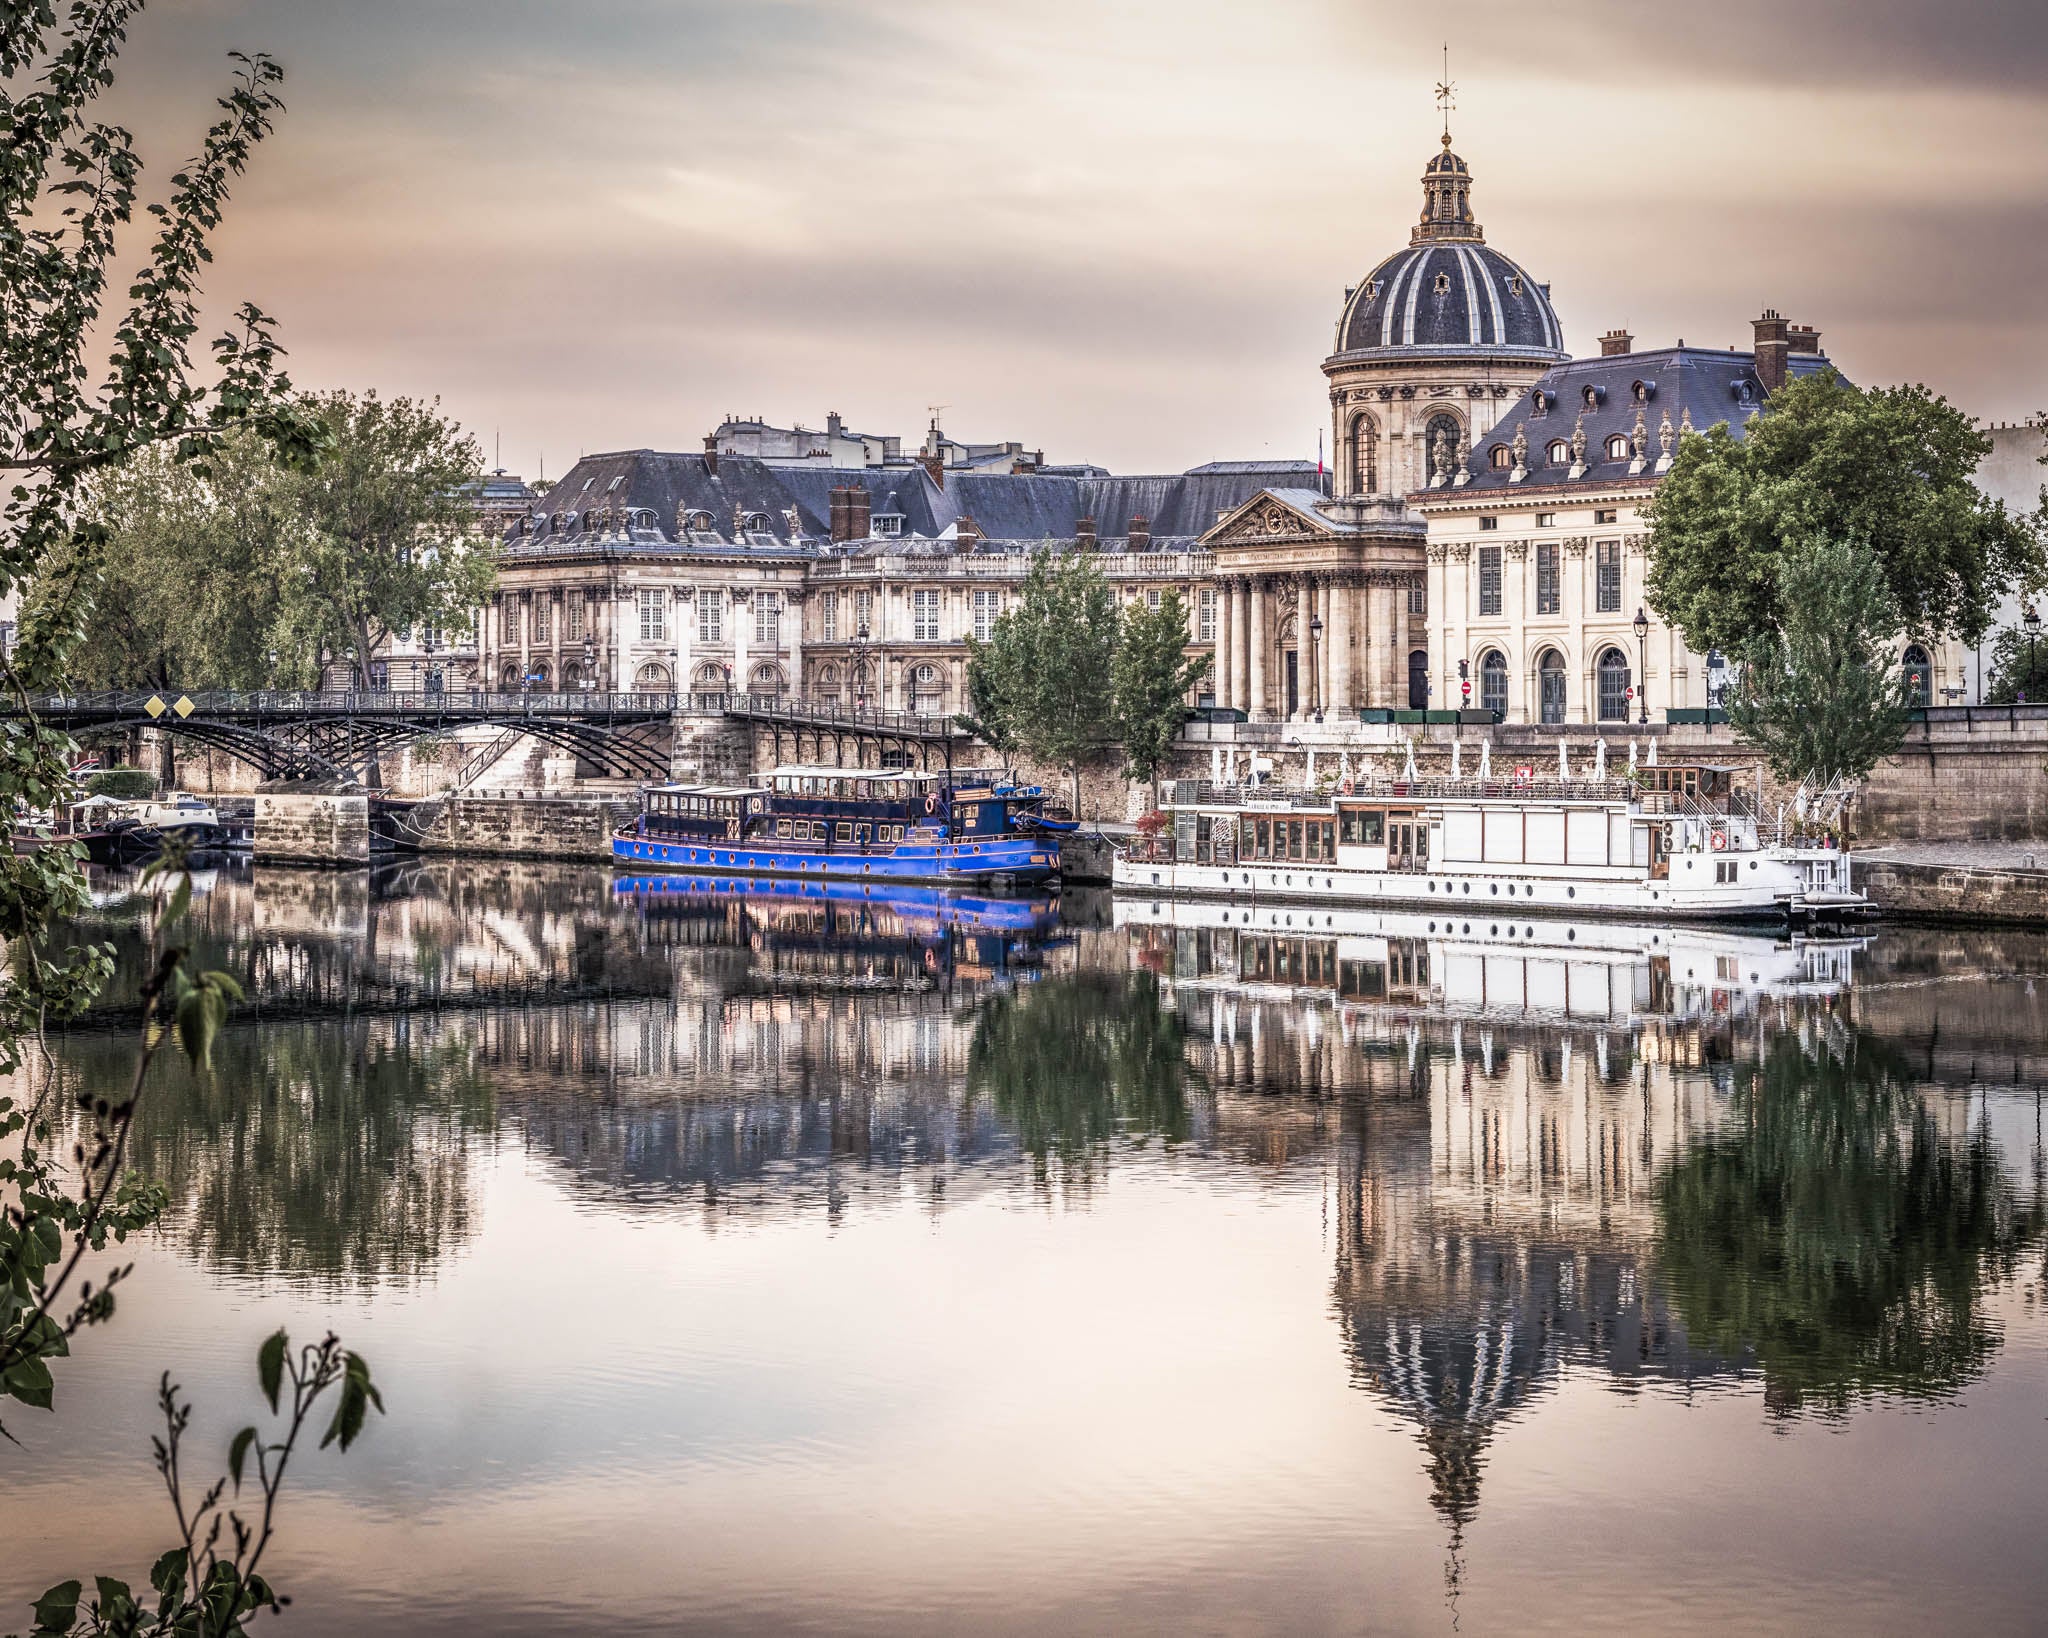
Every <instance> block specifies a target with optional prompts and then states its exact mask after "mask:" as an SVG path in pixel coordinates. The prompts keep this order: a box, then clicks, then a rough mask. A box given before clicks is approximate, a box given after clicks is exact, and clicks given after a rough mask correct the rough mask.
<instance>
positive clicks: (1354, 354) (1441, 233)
mask: <svg viewBox="0 0 2048 1638" xmlns="http://www.w3.org/2000/svg"><path fill="white" fill-rule="evenodd" d="M1567 356H1568V355H1567V353H1566V351H1565V346H1564V332H1563V330H1562V328H1561V327H1560V326H1559V324H1558V322H1557V314H1556V313H1555V312H1554V311H1553V310H1552V309H1551V305H1550V287H1549V286H1548V285H1546V284H1542V283H1539V282H1538V281H1537V280H1536V279H1534V278H1532V277H1531V276H1530V275H1529V274H1528V273H1527V272H1526V271H1525V270H1524V269H1523V268H1522V267H1521V266H1520V264H1518V263H1516V262H1514V261H1512V260H1510V259H1509V258H1508V257H1506V256H1503V255H1502V254H1501V253H1500V252H1499V251H1498V250H1495V249H1494V248H1493V247H1492V246H1491V245H1489V244H1487V242H1486V231H1485V229H1484V228H1482V227H1481V226H1480V225H1479V223H1478V221H1477V220H1476V219H1475V218H1474V216H1473V214H1472V172H1471V168H1470V167H1469V166H1468V165H1466V163H1465V161H1464V160H1463V159H1461V158H1459V157H1458V155H1456V154H1455V153H1453V152H1451V138H1450V133H1449V132H1448V131H1446V132H1445V133H1444V139H1443V151H1442V152H1441V153H1439V154H1437V155H1435V156H1434V157H1433V158H1432V159H1431V160H1430V162H1429V164H1428V165H1427V166H1426V167H1424V169H1423V172H1422V216H1421V219H1420V220H1419V221H1418V222H1417V223H1416V224H1415V227H1414V230H1413V231H1412V232H1411V233H1410V234H1409V237H1408V245H1407V247H1406V248H1405V249H1403V250H1397V251H1396V252H1394V254H1393V255H1391V256H1389V257H1387V258H1386V259H1385V260H1384V261H1382V262H1380V263H1379V265H1378V266H1376V267H1375V268H1374V269H1373V270H1372V271H1371V272H1370V273H1368V274H1367V275H1366V276H1365V279H1364V281H1363V282H1362V283H1360V284H1357V285H1354V286H1353V287H1352V288H1351V289H1349V290H1347V291H1346V292H1345V293H1344V311H1343V314H1342V315H1341V316H1340V317H1339V318H1338V320H1337V339H1336V348H1335V351H1333V352H1332V353H1331V354H1330V356H1329V357H1328V358H1326V359H1325V360H1324V361H1323V373H1324V374H1325V375H1327V376H1328V377H1329V378H1330V422H1331V428H1330V430H1331V446H1330V447H1331V448H1332V449H1333V450H1335V451H1336V454H1337V460H1336V486H1335V487H1336V493H1337V494H1338V495H1339V496H1351V495H1361V496H1395V495H1404V494H1407V493H1409V492H1410V491H1413V490H1417V489H1423V488H1427V487H1430V486H1431V485H1433V484H1434V485H1438V486H1441V485H1444V484H1449V483H1454V482H1455V481H1456V477H1455V474H1456V473H1457V471H1458V469H1459V468H1460V467H1461V466H1462V465H1463V464H1464V458H1465V455H1466V453H1467V452H1468V451H1469V450H1470V449H1471V448H1472V446H1473V445H1474V444H1475V443H1476V442H1478V441H1479V440H1480V439H1481V438H1483V437H1484V436H1485V435H1486V434H1487V433H1488V432H1490V431H1491V430H1492V429H1493V425H1494V423H1495V422H1496V421H1497V420H1498V419H1499V418H1500V416H1501V415H1502V414H1503V413H1505V411H1506V409H1507V407H1508V406H1509V405H1510V404H1512V403H1513V402H1514V401H1515V400H1516V399H1518V398H1519V397H1520V396H1521V395H1522V394H1523V393H1524V392H1526V391H1527V390H1528V389H1529V387H1531V386H1532V385H1534V383H1535V382H1536V380H1537V379H1538V378H1539V377H1540V376H1541V375H1542V374H1543V373H1544V371H1546V370H1547V369H1549V368H1550V367H1551V366H1552V365H1554V364H1557V363H1559V362H1561V361H1562V360H1563V359H1565V358H1566V357H1567Z"/></svg>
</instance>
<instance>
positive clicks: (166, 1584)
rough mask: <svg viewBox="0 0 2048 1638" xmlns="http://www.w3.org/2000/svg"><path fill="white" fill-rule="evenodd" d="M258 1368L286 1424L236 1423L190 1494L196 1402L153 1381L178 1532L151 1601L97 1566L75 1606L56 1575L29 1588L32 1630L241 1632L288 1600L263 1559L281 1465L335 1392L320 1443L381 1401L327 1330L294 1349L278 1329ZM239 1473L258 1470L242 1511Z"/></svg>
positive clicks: (156, 1442)
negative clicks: (206, 1476) (219, 1470)
mask: <svg viewBox="0 0 2048 1638" xmlns="http://www.w3.org/2000/svg"><path fill="white" fill-rule="evenodd" d="M257 1376H258V1379H259V1381H260V1383H261V1385H262V1389H263V1396H264V1398H265V1400H267V1401H268V1403H269V1406H270V1412H271V1415H272V1416H274V1417H281V1418H282V1419H283V1427H282V1429H281V1430H278V1431H274V1432H272V1433H271V1434H270V1436H269V1437H265V1435H264V1432H263V1430H261V1429H260V1428H258V1427H255V1426H253V1425H252V1426H249V1427H245V1428H243V1429H241V1430H240V1431H239V1432H238V1433H236V1434H235V1436H234V1438H233V1439H232V1440H231V1441H230V1442H229V1445H228V1472H227V1474H226V1475H225V1476H223V1477H221V1478H218V1479H216V1480H214V1482H213V1483H212V1484H211V1485H209V1486H208V1487H207V1489H206V1490H205V1491H204V1492H203V1493H201V1494H200V1495H199V1496H198V1497H197V1499H196V1501H188V1499H187V1498H188V1495H189V1494H190V1493H189V1492H188V1490H187V1487H186V1480H185V1473H184V1449H185V1435H186V1431H187V1429H188V1428H189V1427H190V1425H191V1420H192V1407H191V1405H190V1404H189V1403H188V1402H187V1401H185V1400H182V1399H180V1398H179V1389H178V1386H177V1384H176V1383H174V1382H172V1381H171V1379H170V1377H169V1376H168V1375H166V1376H165V1377H163V1379H162V1380H161V1382H160V1384H159V1385H158V1388H157V1405H158V1408H159V1409H160V1410H161V1412H162V1413H163V1418H164V1431H163V1433H162V1434H161V1435H159V1436H157V1437H156V1438H154V1439H152V1440H151V1443H152V1445H153V1446H154V1447H155V1453H156V1468H157V1472H158V1473H159V1474H160V1475H161V1476H162V1478H163V1481H164V1488H165V1490H166V1491H167V1492H168V1493H169V1496H170V1501H171V1508H172V1512H173V1513H174V1514H175V1516H176V1519H177V1523H178V1532H179V1543H178V1545H177V1546H175V1547H172V1548H170V1549H169V1550H168V1551H166V1552H165V1553H163V1554H162V1555H161V1556H160V1557H159V1558H158V1559H157V1561H156V1563H155V1564H154V1565H152V1566H151V1568H150V1572H149V1585H150V1590H151V1591H152V1592H154V1593H155V1594H156V1595H157V1597H156V1601H155V1607H154V1609H151V1608H150V1607H149V1605H147V1604H146V1603H144V1602H143V1601H142V1600H140V1599H138V1598H136V1597H135V1595H134V1594H133V1593H132V1592H130V1590H129V1588H128V1584H127V1583H126V1582H125V1581H117V1580H115V1579H114V1578H113V1577H111V1576H95V1577H94V1578H93V1586H94V1592H95V1595H96V1596H95V1597H94V1598H93V1600H92V1602H91V1603H90V1604H89V1605H88V1606H87V1607H86V1608H85V1609H84V1610H83V1611H81V1610H80V1608H79V1599H80V1597H81V1596H82V1594H83V1592H84V1587H83V1584H82V1583H80V1582H78V1581H62V1582H59V1583H58V1584H57V1585H56V1586H54V1587H52V1588H51V1589H50V1590H49V1591H48V1592H46V1593H44V1594H43V1596H42V1597H41V1598H39V1599H37V1600H36V1602H35V1606H34V1614H35V1621H36V1624H35V1627H34V1628H33V1629H32V1633H31V1638H85V1635H87V1634H90V1635H93V1638H104V1635H112V1634H120V1635H122V1638H228V1635H229V1634H234V1633H241V1632H246V1631H247V1630H248V1625H249V1622H250V1621H251V1620H252V1619H253V1618H254V1617H255V1616H256V1615H257V1614H259V1613H260V1612H262V1611H264V1610H269V1611H270V1612H272V1613H273V1614H275V1613H277V1612H278V1611H280V1610H281V1609H282V1608H283V1604H284V1600H283V1599H281V1598H280V1597H279V1596H278V1593H277V1591H276V1590H275V1589H274V1588H273V1587H272V1586H271V1585H270V1583H269V1581H268V1580H266V1579H265V1578H264V1576H263V1574H262V1572H261V1569H260V1566H261V1564H262V1562H263V1555H264V1553H265V1551H266V1550H267V1549H268V1548H269V1546H270V1541H271V1536H272V1534H273V1532H274V1530H275V1527H276V1515H277V1499H278V1495H279V1493H280V1491H281V1490H282V1489H283V1486H284V1475H285V1469H286V1466H287V1465H288V1464H289V1462H290V1461H291V1458H292V1456H293V1454H294V1453H295V1452H296V1451H297V1450H298V1448H299V1443H300V1439H301V1437H302V1436H303V1435H304V1433H305V1432H306V1430H307V1428H308V1426H309V1425H310V1424H311V1421H312V1417H313V1412H314V1410H315V1409H316V1408H317V1407H318V1406H319V1404H320V1403H321V1401H322V1400H324V1399H327V1398H328V1396H329V1395H330V1394H332V1396H333V1407H334V1408H333V1414H332V1416H331V1418H330V1419H329V1422H328V1426H327V1432H326V1434H325V1435H324V1436H323V1437H322V1438H321V1440H320V1447H321V1448H322V1449H325V1448H326V1447H327V1446H328V1445H329V1444H339V1445H340V1447H341V1448H342V1449H343V1450H347V1449H348V1447H349V1446H350V1445H352V1444H354V1443H355V1441H356V1440H357V1438H359V1437H360V1436H361V1434H362V1430H363V1424H364V1422H365V1420H366V1419H367V1417H368V1413H369V1411H370V1408H371V1407H372V1406H374V1407H375V1408H376V1409H377V1410H378V1411H379V1412H380V1413H381V1412H382V1411H383V1409H384V1401H383V1398H382V1396H381V1395H380V1394H379V1393H378V1391H377V1387H376V1385H375V1383H373V1382H372V1381H371V1380H370V1367H369V1365H368V1363H367V1362H366V1361H365V1360H364V1359H363V1357H362V1356H361V1355H360V1354H355V1353H351V1352H349V1351H348V1350H347V1349H345V1348H343V1347H342V1346H341V1344H340V1342H339V1341H338V1340H337V1339H336V1338H335V1337H334V1336H333V1334H332V1333H330V1334H329V1335H328V1336H326V1337H325V1338H323V1339H322V1340H321V1341H319V1342H318V1343H308V1344H307V1345H305V1346H304V1347H302V1348H300V1349H298V1350H297V1351H294V1350H293V1349H292V1346H291V1339H290V1338H289V1337H287V1336H286V1335H285V1333H284V1332H283V1331H277V1332H274V1333H273V1334H272V1335H271V1336H270V1337H269V1338H268V1339H266V1340H265V1342H264V1344H263V1346H262V1348H261V1349H260V1350H259V1351H258V1354H257ZM287 1388H288V1389H289V1392H288V1393H287V1392H286V1389H287ZM252 1455H253V1456H254V1458H255V1471H254V1473H253V1474H251V1473H250V1472H249V1459H250V1457H251V1456H252ZM245 1477H253V1479H254V1481H255V1484H254V1491H253V1497H252V1505H251V1506H250V1509H249V1511H248V1512H246V1513H245V1512H244V1511H243V1510H242V1508H241V1506H240V1505H239V1504H240V1502H241V1500H242V1497H243V1481H244V1479H245ZM231 1486H232V1491H230V1487H231ZM230 1494H232V1497H233V1500H232V1501H230V1499H229V1497H230Z"/></svg>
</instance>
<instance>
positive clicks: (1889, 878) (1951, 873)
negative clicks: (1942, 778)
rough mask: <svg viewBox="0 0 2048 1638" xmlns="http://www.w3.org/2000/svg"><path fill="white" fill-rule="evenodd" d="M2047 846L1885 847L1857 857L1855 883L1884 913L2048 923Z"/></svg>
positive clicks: (1932, 918)
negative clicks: (2028, 847)
mask: <svg viewBox="0 0 2048 1638" xmlns="http://www.w3.org/2000/svg"><path fill="white" fill-rule="evenodd" d="M2044 863H2048V845H2043V847H2042V848H2041V849H2040V850H2039V851H2038V852H2036V851H2033V850H2027V849H2020V848H2012V847H2005V848H1999V847H1986V846H1970V845H1967V844H1963V845H1957V846H1952V847H1946V848H1942V847H1927V848H1885V849H1879V850H1876V851H1873V852H1869V853H1861V854H1858V855H1857V857H1856V884H1857V886H1858V887H1860V888H1861V889H1862V890H1863V891H1864V892H1865V893H1867V894H1868V895H1869V896H1870V902H1871V903H1872V904H1874V905H1876V906H1877V907H1878V908H1879V909H1881V910H1883V911H1884V912H1885V914H1886V915H1890V916H1904V917H1915V918H1921V919H1925V920H1929V921H1956V922H1982V923H1986V924H1990V923H2002V924H2014V925H2021V926H2026V925H2031V926H2034V927H2048V869H2044V868H2042V865H2043V864H2044Z"/></svg>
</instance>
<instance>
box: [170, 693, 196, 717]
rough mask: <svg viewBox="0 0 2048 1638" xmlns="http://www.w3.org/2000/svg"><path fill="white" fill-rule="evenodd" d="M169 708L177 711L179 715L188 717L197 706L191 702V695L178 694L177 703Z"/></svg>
mask: <svg viewBox="0 0 2048 1638" xmlns="http://www.w3.org/2000/svg"><path fill="white" fill-rule="evenodd" d="M171 709H172V710H173V711H175V712H177V713H178V715H179V716H181V717H189V716H190V715H191V714H192V713H193V712H194V711H196V710H198V709H199V707H198V706H196V705H194V704H193V703H192V696H191V695H189V694H180V695H179V696H178V703H177V704H176V705H174V706H172V707H171Z"/></svg>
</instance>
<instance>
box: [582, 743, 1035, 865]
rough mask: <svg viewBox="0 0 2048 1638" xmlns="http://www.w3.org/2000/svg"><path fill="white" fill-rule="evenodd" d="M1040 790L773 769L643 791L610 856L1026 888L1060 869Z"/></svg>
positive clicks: (996, 781)
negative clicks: (741, 779)
mask: <svg viewBox="0 0 2048 1638" xmlns="http://www.w3.org/2000/svg"><path fill="white" fill-rule="evenodd" d="M1044 806H1045V792H1044V790H1043V789H1042V788H1041V787H1039V786H1036V785H1017V784H1013V783H1010V782H1009V781H1007V780H1006V779H1005V778H1004V777H1003V776H1002V774H1000V773H999V772H997V771H994V770H990V769H955V770H952V771H949V772H946V773H933V772H926V771H921V770H916V769H908V768H904V769H878V768H826V767H783V768H777V769H775V770H774V771H773V772H772V773H769V774H767V775H764V776H763V778H762V782H761V783H760V784H759V785H653V786H649V787H648V788H647V790H646V791H645V792H644V793H643V798H642V802H641V810H640V816H639V818H638V819H637V820H636V821H635V822H634V825H633V828H632V829H631V830H621V831H617V832H614V833H613V836H612V858H613V860H614V862H616V863H618V864H622V865H634V866H638V867H640V868H642V869H646V868H648V867H661V868H664V869H669V870H687V871H706V872H713V873H716V874H719V875H741V876H795V877H799V878H806V877H808V878H810V879H813V880H817V879H821V878H822V879H826V880H834V879H836V880H842V881H865V882H927V883H941V884H959V883H963V882H973V883H978V884H983V885H996V886H1002V885H1015V886H1025V885H1030V884H1034V883H1038V882H1044V881H1049V880H1051V879H1052V878H1054V877H1055V876H1057V875H1058V874H1059V868H1060V837H1059V828H1060V827H1058V826H1057V824H1056V822H1054V821H1050V820H1046V819H1044V818H1043V817H1042V812H1043V809H1044Z"/></svg>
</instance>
